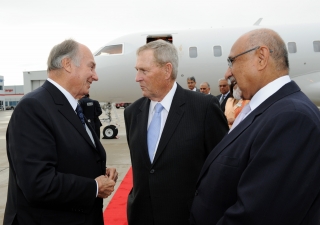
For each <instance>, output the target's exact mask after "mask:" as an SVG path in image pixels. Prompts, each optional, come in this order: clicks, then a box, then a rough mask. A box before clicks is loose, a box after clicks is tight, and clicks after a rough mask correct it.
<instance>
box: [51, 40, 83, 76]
mask: <svg viewBox="0 0 320 225" xmlns="http://www.w3.org/2000/svg"><path fill="white" fill-rule="evenodd" d="M65 58H69V59H71V60H72V62H73V63H74V64H75V65H76V66H77V67H78V66H80V60H81V57H80V54H79V43H78V42H76V41H74V40H72V39H68V40H65V41H63V42H61V43H60V44H57V45H56V46H54V47H53V48H52V50H51V52H50V54H49V57H48V61H47V65H48V68H47V71H48V72H49V71H51V70H57V69H61V68H62V60H63V59H65Z"/></svg>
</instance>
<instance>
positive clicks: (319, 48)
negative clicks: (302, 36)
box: [313, 41, 320, 52]
mask: <svg viewBox="0 0 320 225" xmlns="http://www.w3.org/2000/svg"><path fill="white" fill-rule="evenodd" d="M313 50H314V51H315V52H320V41H314V42H313Z"/></svg>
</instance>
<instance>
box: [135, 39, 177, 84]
mask: <svg viewBox="0 0 320 225" xmlns="http://www.w3.org/2000/svg"><path fill="white" fill-rule="evenodd" d="M145 50H153V56H154V58H155V63H157V64H158V65H159V66H163V65H165V64H166V63H171V64H172V75H171V78H172V79H173V80H175V79H177V74H178V65H179V57H178V52H177V49H176V48H175V47H174V45H173V44H171V43H169V42H166V41H164V40H156V41H152V42H149V43H147V44H145V45H143V46H141V47H140V48H138V50H137V55H139V54H140V52H142V51H145Z"/></svg>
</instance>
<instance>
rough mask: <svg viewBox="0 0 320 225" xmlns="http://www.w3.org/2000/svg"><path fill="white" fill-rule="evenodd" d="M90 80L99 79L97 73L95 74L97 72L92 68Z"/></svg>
mask: <svg viewBox="0 0 320 225" xmlns="http://www.w3.org/2000/svg"><path fill="white" fill-rule="evenodd" d="M92 80H94V81H98V80H99V77H98V74H97V72H96V71H95V70H93V75H92Z"/></svg>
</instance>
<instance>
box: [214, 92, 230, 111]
mask: <svg viewBox="0 0 320 225" xmlns="http://www.w3.org/2000/svg"><path fill="white" fill-rule="evenodd" d="M221 95H222V94H220V95H217V96H216V97H217V99H218V101H220V98H221ZM230 97H231V96H230V92H229V93H228V95H227V96H226V97H225V98H224V100H223V101H222V102H221V104H220V107H221V110H222V112H224V111H225V107H226V103H227V101H228V98H230Z"/></svg>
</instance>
